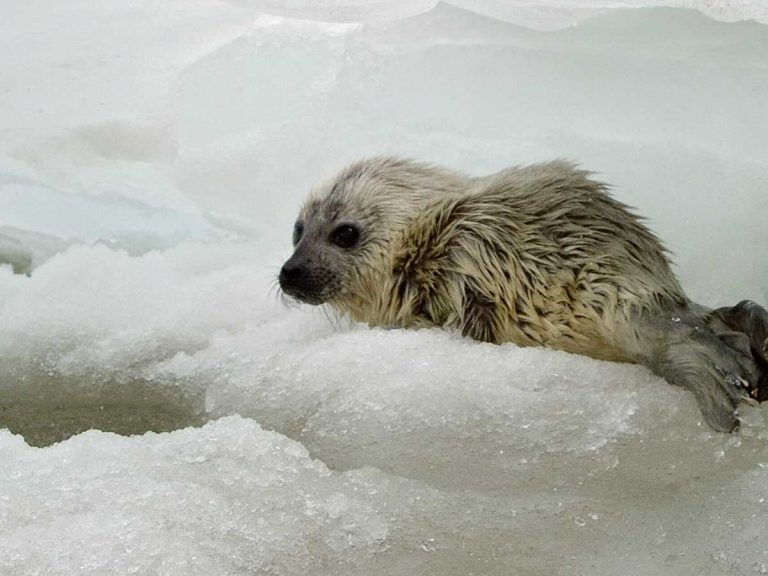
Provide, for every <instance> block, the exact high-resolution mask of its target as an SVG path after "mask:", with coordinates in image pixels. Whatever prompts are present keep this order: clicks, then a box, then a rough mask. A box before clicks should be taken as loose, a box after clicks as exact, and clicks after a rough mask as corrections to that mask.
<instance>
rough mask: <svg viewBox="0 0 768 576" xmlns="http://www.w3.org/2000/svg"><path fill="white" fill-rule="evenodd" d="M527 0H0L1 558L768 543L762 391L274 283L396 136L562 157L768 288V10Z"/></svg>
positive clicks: (111, 565) (571, 561)
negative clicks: (720, 412)
mask: <svg viewBox="0 0 768 576" xmlns="http://www.w3.org/2000/svg"><path fill="white" fill-rule="evenodd" d="M528 4H529V5H525V6H524V5H522V3H518V2H512V1H510V2H500V1H491V0H455V1H453V2H451V3H450V4H449V3H437V2H433V1H426V0H425V1H424V2H403V1H402V0H389V1H387V0H376V1H358V2H352V1H346V0H333V1H329V2H309V1H308V0H291V1H285V2H278V1H277V0H275V1H270V0H261V1H257V0H253V1H247V0H237V1H234V0H233V1H231V2H228V3H223V2H214V1H207V0H201V1H197V2H193V3H190V2H181V1H175V0H174V1H169V2H164V3H162V5H160V4H157V3H155V2H150V1H149V0H138V1H135V2H131V3H130V4H114V3H101V4H94V3H92V2H86V1H84V0H83V1H79V2H77V1H73V0H67V1H66V2H61V3H57V4H56V5H55V6H54V5H53V4H50V3H48V4H44V3H11V2H7V3H5V4H4V5H3V11H4V19H3V21H2V22H0V31H2V34H0V44H1V45H2V48H3V50H2V51H0V66H2V69H3V79H4V82H3V85H2V87H0V425H2V426H4V427H7V428H9V430H10V431H2V432H0V456H1V457H2V461H3V465H4V473H3V474H2V475H0V573H2V574H4V575H5V574H10V575H13V576H16V575H26V574H36V573H37V574H67V575H69V574H71V575H75V574H78V575H79V574H94V575H96V574H98V575H101V574H147V575H149V574H163V575H166V574H167V575H182V574H183V575H186V574H201V575H203V574H204V575H210V574H254V573H255V574H282V575H296V574H371V575H375V574H382V575H383V574H387V575H409V576H410V575H412V574H434V575H438V574H439V575H441V576H445V575H449V576H453V575H456V576H458V575H462V576H464V575H468V574H484V575H507V574H531V575H538V574H542V575H543V574H568V575H571V574H589V575H601V574H605V575H614V574H636V575H643V576H646V575H656V574H658V575H662V574H664V575H666V574H675V575H702V574H703V575H720V574H731V575H742V574H743V575H748V574H766V573H768V536H767V535H766V531H765V525H766V518H768V421H767V418H768V412H766V408H757V409H755V408H746V407H745V408H744V410H743V415H742V419H743V425H742V429H741V431H740V432H739V433H738V434H735V435H721V434H717V433H714V432H712V431H711V430H710V429H708V428H707V427H706V425H704V424H703V423H702V422H701V417H700V414H699V412H698V409H697V407H696V404H695V401H694V400H693V398H692V397H691V395H690V394H688V393H686V392H685V391H683V390H680V389H676V388H673V387H671V386H669V385H667V384H666V383H665V382H664V381H663V380H660V379H658V378H656V377H654V376H652V375H651V374H650V373H649V372H648V371H647V370H645V369H644V368H641V367H638V366H629V365H621V364H612V363H606V362H598V361H594V360H591V359H588V358H583V357H578V356H573V355H569V354H565V353H562V352H554V351H550V350H543V349H520V348H517V347H515V346H512V345H504V346H491V345H486V344H480V343H476V342H472V341H469V340H466V339H463V338H461V337H460V336H459V335H457V334H451V333H446V332H442V331H440V330H423V331H418V332H416V331H401V330H388V331H387V330H379V329H375V330H373V329H369V328H367V327H364V326H357V325H349V324H348V323H345V322H344V321H338V320H335V319H333V318H328V317H326V316H325V315H324V314H323V312H322V311H321V310H318V309H312V308H306V307H305V308H287V307H285V306H284V305H283V304H282V303H281V301H280V299H279V297H278V295H277V292H276V288H275V277H276V274H277V270H278V269H279V266H280V264H281V263H282V261H283V260H284V259H285V257H286V256H287V255H288V254H289V246H288V244H289V236H290V229H291V224H292V221H293V219H294V218H295V214H296V209H297V206H298V203H299V201H300V199H301V197H302V196H303V195H304V194H305V193H306V191H307V190H308V189H309V187H310V186H311V185H312V184H313V183H314V182H316V181H318V180H320V179H322V178H323V177H325V176H327V175H328V174H329V173H330V172H332V171H334V170H336V169H337V168H338V167H339V166H340V165H342V164H343V163H344V162H346V161H349V160H351V159H353V158H357V157H359V156H363V155H369V154H378V153H397V154H405V155H412V156H416V157H419V158H422V159H427V160H432V161H435V162H440V163H444V164H447V165H450V166H452V167H454V168H458V169H463V170H466V171H468V172H470V173H472V174H483V173H487V172H490V171H493V170H497V169H500V168H502V167H504V166H507V165H509V164H513V163H525V162H532V161H538V160H544V159H549V158H552V157H556V156H564V157H568V158H574V159H577V160H578V161H580V162H581V163H582V164H583V165H584V166H586V167H588V168H591V169H595V170H598V171H599V172H600V177H601V178H603V179H604V180H606V181H608V182H610V183H612V184H613V185H614V186H615V188H614V190H615V194H616V195H617V196H618V197H619V198H621V199H622V200H624V201H626V202H628V203H630V204H632V205H635V206H637V207H638V208H639V210H640V212H641V213H643V214H645V215H647V216H649V217H650V224H651V226H652V227H653V228H654V230H656V231H657V232H658V233H659V235H660V236H661V237H662V238H664V239H665V240H666V242H667V244H668V245H669V246H670V247H671V248H672V249H673V251H674V252H675V260H676V262H677V264H678V271H679V274H680V276H681V278H682V280H683V283H684V285H685V286H686V288H687V289H688V291H689V293H690V294H691V296H693V297H694V298H695V299H697V300H699V301H701V302H702V303H704V304H709V305H717V304H721V303H727V304H733V303H735V301H736V300H738V299H740V298H743V297H752V298H754V299H756V300H758V301H762V302H763V303H766V302H768V260H766V258H765V257H764V254H763V253H764V250H765V246H766V245H768V228H766V226H765V225H764V223H765V220H766V216H767V215H768V192H767V190H768V160H767V159H766V157H765V154H764V149H765V142H764V140H765V134H766V133H768V98H765V95H766V94H768V66H766V60H765V54H766V53H767V51H768V28H766V26H765V25H763V24H759V23H757V22H738V23H733V24H725V23H723V22H716V21H713V20H710V19H708V18H706V17H704V16H703V15H702V14H700V13H698V12H694V11H683V10H672V9H655V10H642V11H630V10H612V9H610V8H617V7H627V6H630V5H636V4H639V2H630V1H629V0H628V1H626V2H619V1H616V2H582V1H581V0H573V1H571V2H566V1H565V0H563V1H562V2H549V3H546V4H536V5H533V4H531V3H528ZM644 4H652V2H645V3H644ZM665 4H667V5H672V4H675V5H679V4H686V5H691V6H694V4H695V6H694V7H697V8H699V9H700V10H702V11H703V12H705V13H707V14H709V15H711V16H714V17H717V18H719V19H722V20H739V19H742V18H752V19H754V20H756V21H758V22H766V21H768V17H767V16H766V12H765V5H764V4H761V3H758V2H751V3H750V2H741V3H736V2H697V3H695V2H692V1H691V2H683V1H682V0H681V1H680V2H672V1H670V2H665ZM598 13H599V16H597V17H595V18H593V19H587V20H583V18H585V17H586V16H588V15H594V14H598ZM577 21H579V22H580V24H579V25H578V26H575V27H568V29H566V30H561V31H559V32H546V33H542V32H538V31H535V30H532V29H531V28H538V29H547V30H553V29H556V28H561V27H563V26H570V25H571V24H573V23H575V22H577ZM236 415H239V416H236ZM185 427H188V428H185ZM91 428H95V429H96V430H91V431H88V432H83V431H84V430H88V429H91ZM182 428H183V429H182ZM147 430H154V431H157V432H163V433H160V434H155V433H145V432H146V431H147ZM113 432H117V433H119V434H121V435H116V434H113ZM14 434H19V435H14ZM130 435H133V436H130Z"/></svg>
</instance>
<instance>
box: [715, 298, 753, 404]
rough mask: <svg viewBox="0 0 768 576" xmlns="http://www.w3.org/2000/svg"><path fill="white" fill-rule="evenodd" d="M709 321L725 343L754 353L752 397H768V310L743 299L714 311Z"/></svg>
mask: <svg viewBox="0 0 768 576" xmlns="http://www.w3.org/2000/svg"><path fill="white" fill-rule="evenodd" d="M707 323H708V325H709V327H710V328H711V329H712V330H713V332H714V333H715V334H716V335H717V336H718V337H719V338H720V339H721V340H722V341H723V342H725V343H727V344H728V345H729V346H731V347H732V348H734V349H736V350H740V351H741V353H745V352H746V353H748V354H750V355H751V356H752V358H753V359H754V361H755V364H756V365H757V373H756V374H755V375H754V377H752V378H750V379H749V380H750V382H749V383H750V388H751V390H750V396H751V397H753V398H755V399H756V400H758V401H760V402H762V401H764V400H768V311H766V310H765V308H763V307H762V306H759V305H757V304H755V303H754V302H752V301H751V300H743V301H741V302H739V303H738V304H736V306H726V307H724V308H718V309H717V310H713V311H712V312H711V313H710V315H709V318H708V321H707ZM745 343H746V345H745ZM745 348H746V351H745V350H744V349H745Z"/></svg>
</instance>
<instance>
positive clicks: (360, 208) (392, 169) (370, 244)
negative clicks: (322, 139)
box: [279, 157, 458, 307]
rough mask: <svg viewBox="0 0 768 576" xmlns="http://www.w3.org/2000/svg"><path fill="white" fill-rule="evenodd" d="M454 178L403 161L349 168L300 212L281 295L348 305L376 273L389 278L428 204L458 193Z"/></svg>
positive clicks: (377, 160)
mask: <svg viewBox="0 0 768 576" xmlns="http://www.w3.org/2000/svg"><path fill="white" fill-rule="evenodd" d="M457 178H458V176H457V175H455V174H454V173H452V172H450V171H448V170H442V169H436V168H434V167H431V166H427V165H424V164H419V163H417V162H412V161H409V160H403V159H399V158H389V157H377V158H371V159H366V160H361V161H359V162H355V163H354V164H351V165H349V166H347V167H346V168H345V169H343V170H342V171H341V172H340V173H339V174H337V175H336V176H335V177H334V178H332V179H331V180H330V181H328V182H326V183H325V184H323V185H321V186H319V187H318V188H316V189H315V190H313V192H312V193H311V194H310V196H309V198H308V199H307V200H306V202H305V203H304V205H303V206H302V208H301V211H300V213H299V217H298V219H297V220H296V223H295V225H294V229H293V245H294V252H293V255H292V256H291V257H290V258H289V259H288V261H287V262H286V263H285V264H284V265H283V267H282V269H281V270H280V278H279V279H280V288H281V289H282V290H283V292H284V293H285V294H287V295H288V296H291V297H293V298H296V299H297V300H299V301H301V302H305V303H307V304H323V303H326V302H328V303H334V301H335V303H338V302H339V301H340V300H345V299H346V300H349V298H350V297H353V296H354V294H353V293H354V292H358V291H359V290H357V289H356V288H355V287H356V286H359V285H360V283H361V282H363V281H365V282H366V283H369V282H370V276H371V274H372V273H373V272H375V273H376V274H377V275H378V274H386V273H387V272H388V271H387V268H388V267H390V270H389V271H390V272H391V264H390V263H389V262H388V260H391V256H392V250H391V245H392V244H393V243H394V242H396V240H397V239H398V238H399V237H400V236H401V235H402V232H403V230H404V229H405V228H406V227H407V224H408V222H409V221H410V220H411V219H412V218H413V216H414V214H416V213H418V211H419V209H420V206H422V205H423V204H424V202H425V201H426V200H427V199H428V198H430V197H432V198H434V195H435V194H438V193H448V192H449V191H455V189H456V179H457ZM364 279H365V280H364ZM346 303H348V302H346ZM341 307H344V306H341Z"/></svg>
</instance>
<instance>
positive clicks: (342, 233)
mask: <svg viewBox="0 0 768 576" xmlns="http://www.w3.org/2000/svg"><path fill="white" fill-rule="evenodd" d="M359 238H360V232H359V231H358V229H357V228H355V227H354V226H350V225H349V224H342V225H341V226H339V227H338V228H336V230H334V231H333V232H332V233H331V242H333V243H334V244H336V246H338V247H339V248H352V246H354V245H355V244H357V241H358V239H359Z"/></svg>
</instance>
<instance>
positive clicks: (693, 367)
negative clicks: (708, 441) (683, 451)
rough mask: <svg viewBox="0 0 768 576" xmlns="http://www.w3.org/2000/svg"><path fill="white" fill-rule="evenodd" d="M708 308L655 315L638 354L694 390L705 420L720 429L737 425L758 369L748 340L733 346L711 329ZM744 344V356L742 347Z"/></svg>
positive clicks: (644, 328)
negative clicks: (741, 407) (706, 322)
mask: <svg viewBox="0 0 768 576" xmlns="http://www.w3.org/2000/svg"><path fill="white" fill-rule="evenodd" d="M705 314H706V312H701V313H700V312H698V311H697V310H689V309H680V310H676V311H675V313H674V314H665V315H658V316H652V317H651V318H650V319H649V320H648V321H647V322H641V323H640V328H639V331H638V332H637V333H636V334H637V336H636V338H635V343H636V345H637V346H638V348H637V351H638V355H637V358H638V360H639V361H640V362H642V363H643V364H645V365H646V366H648V367H649V368H650V369H651V370H652V371H653V372H655V373H656V374H658V375H659V376H662V377H663V378H664V379H665V380H666V381H667V382H669V383H670V384H674V385H676V386H682V387H683V388H687V389H688V390H690V391H691V392H692V393H693V395H694V396H695V397H696V401H697V402H698V405H699V409H700V410H701V413H702V415H703V416H704V419H705V420H706V422H707V424H709V426H711V427H712V428H713V429H715V430H717V431H719V432H732V431H733V430H735V429H737V428H738V426H739V420H738V415H737V412H736V409H737V406H738V405H739V404H740V403H741V402H743V401H748V402H749V401H751V402H754V399H753V398H750V390H751V387H752V386H751V384H750V382H751V380H753V379H754V378H755V376H756V374H758V373H759V369H758V368H757V366H756V363H755V361H754V359H753V358H752V355H751V353H750V352H749V349H748V347H747V346H746V341H745V339H744V338H743V337H742V338H736V339H735V340H734V345H731V344H729V343H728V342H726V341H725V340H724V339H722V338H721V337H720V335H719V334H718V333H717V332H718V331H719V332H720V333H723V334H724V333H725V332H733V330H730V329H728V328H725V327H721V329H719V330H718V331H716V330H715V329H713V328H709V327H708V326H707V325H706V324H705V322H704V320H705V318H706V316H705ZM744 347H746V348H747V349H746V355H745V354H744V353H743V351H742V350H740V348H744Z"/></svg>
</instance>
